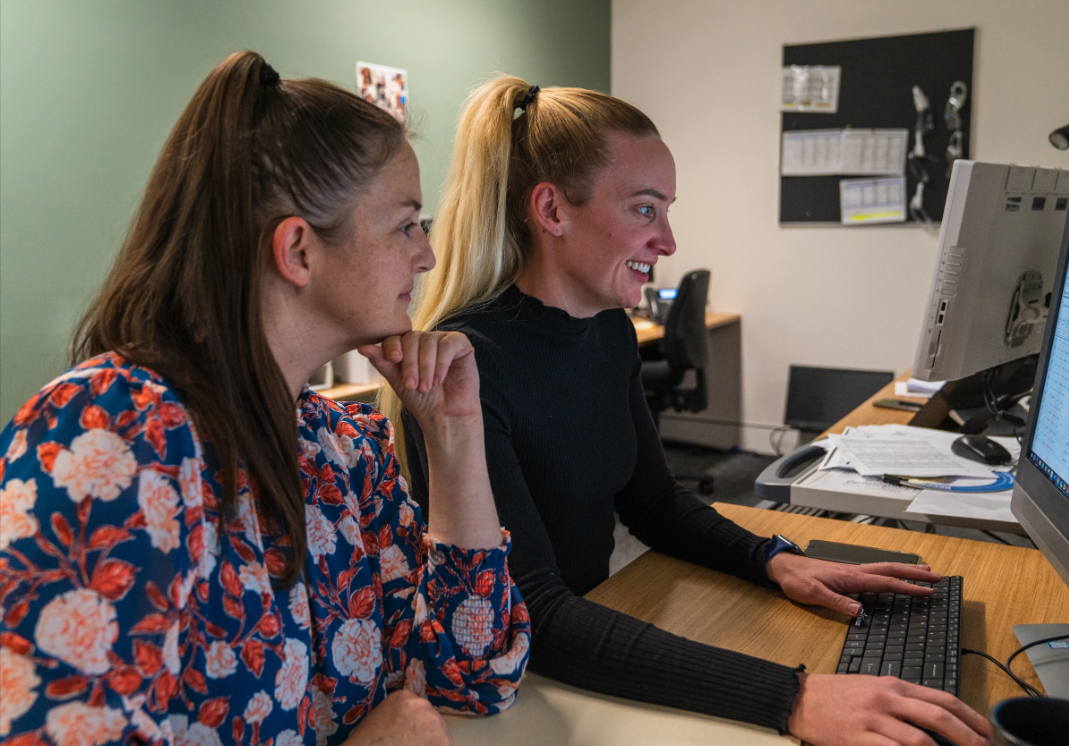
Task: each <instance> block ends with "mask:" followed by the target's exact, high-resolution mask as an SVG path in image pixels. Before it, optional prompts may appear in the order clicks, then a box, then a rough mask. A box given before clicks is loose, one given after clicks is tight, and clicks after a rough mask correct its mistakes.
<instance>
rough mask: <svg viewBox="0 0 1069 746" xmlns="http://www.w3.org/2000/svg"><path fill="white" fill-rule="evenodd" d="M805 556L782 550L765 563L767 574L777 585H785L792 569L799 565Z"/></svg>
mask: <svg viewBox="0 0 1069 746" xmlns="http://www.w3.org/2000/svg"><path fill="white" fill-rule="evenodd" d="M804 561H805V557H804V556H802V555H800V554H792V553H791V552H780V553H779V554H776V555H775V556H774V557H772V559H770V560H769V561H768V562H767V563H765V574H766V575H768V579H769V580H771V581H772V582H773V583H775V584H776V585H783V581H784V579H785V578H786V576H787V575H788V574H790V573H791V571H792V569H793V568H795V567H797V566H798V565H799V564H800V563H801V562H804Z"/></svg>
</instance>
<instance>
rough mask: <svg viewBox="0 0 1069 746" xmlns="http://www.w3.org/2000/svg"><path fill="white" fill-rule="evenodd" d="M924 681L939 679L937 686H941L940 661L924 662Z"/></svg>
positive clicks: (941, 670)
mask: <svg viewBox="0 0 1069 746" xmlns="http://www.w3.org/2000/svg"><path fill="white" fill-rule="evenodd" d="M923 678H925V679H939V685H940V686H942V685H943V684H942V682H943V663H942V662H941V661H932V662H929V661H924V676H923Z"/></svg>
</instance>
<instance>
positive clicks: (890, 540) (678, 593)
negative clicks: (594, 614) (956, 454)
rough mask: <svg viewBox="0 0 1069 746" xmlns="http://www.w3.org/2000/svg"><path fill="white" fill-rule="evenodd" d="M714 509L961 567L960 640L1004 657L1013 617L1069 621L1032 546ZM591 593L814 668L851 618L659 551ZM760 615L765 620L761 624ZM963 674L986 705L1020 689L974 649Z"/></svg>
mask: <svg viewBox="0 0 1069 746" xmlns="http://www.w3.org/2000/svg"><path fill="white" fill-rule="evenodd" d="M715 507H716V509H717V510H718V511H720V512H721V513H722V514H723V515H725V516H727V517H729V518H731V519H732V520H733V521H735V522H737V523H738V524H740V525H741V526H743V527H745V528H747V529H749V530H750V531H753V532H754V533H756V534H759V535H762V536H770V535H772V534H775V533H782V534H785V535H787V536H790V537H791V539H792V540H794V541H795V542H797V543H798V544H800V545H802V546H805V545H806V543H808V542H809V541H810V540H811V539H825V540H829V541H839V542H846V543H853V544H865V545H867V546H873V547H879V548H882V549H891V550H894V551H898V552H915V553H917V554H919V555H920V556H921V557H922V558H923V559H924V561H925V562H927V563H929V564H930V565H931V566H932V569H933V570H935V571H936V572H940V573H943V574H944V575H962V576H963V577H964V584H963V601H964V603H963V605H962V606H963V608H962V632H963V638H962V647H964V648H971V649H973V650H981V651H983V652H986V653H988V654H989V655H992V656H994V657H995V658H996V659H998V660H1001V661H1005V660H1006V658H1008V657H1009V655H1010V653H1012V652H1013V651H1014V650H1016V649H1017V647H1019V643H1018V642H1017V638H1016V637H1014V635H1013V631H1012V629H1011V627H1012V626H1013V625H1014V624H1024V623H1053V622H1065V621H1066V620H1069V588H1067V587H1066V586H1065V584H1064V583H1062V581H1061V580H1060V579H1059V578H1058V576H1057V574H1056V573H1055V572H1054V570H1053V569H1052V568H1051V566H1050V564H1049V563H1048V562H1047V561H1046V559H1045V558H1044V557H1043V555H1042V554H1041V553H1040V552H1039V551H1037V550H1035V549H1023V548H1020V547H1012V546H1007V545H1003V544H989V543H985V542H978V541H970V540H968V539H957V538H953V537H949V536H937V535H935V534H923V533H918V532H913V531H903V530H901V529H893V528H884V527H881V526H865V525H859V524H855V523H849V522H846V521H834V520H829V519H824V518H811V517H808V516H801V515H795V514H790V513H779V512H776V511H771V510H757V509H755V508H746V507H742V506H738V505H727V504H717V505H716V506H715ZM586 598H588V599H589V600H591V601H596V602H597V603H600V604H604V605H605V606H608V607H610V608H613V609H616V610H618V611H622V612H624V613H626V614H630V615H631V616H634V617H637V618H639V619H642V620H643V621H647V622H650V623H652V624H656V625H657V626H658V627H661V628H662V629H666V630H668V631H669V632H674V633H675V634H679V635H683V636H685V637H689V638H691V639H693V640H697V641H699V642H704V643H707V644H709V645H717V646H719V647H725V648H730V649H732V650H738V651H740V652H743V653H748V654H750V655H755V656H761V657H763V658H768V659H770V660H773V661H775V662H777V663H782V664H784V665H791V666H793V665H797V664H798V663H805V664H806V668H807V670H809V671H810V672H812V673H834V672H835V668H836V664H837V663H838V660H839V652H840V650H841V648H842V644H843V641H844V640H845V634H846V619H845V618H843V617H840V616H839V615H837V614H834V613H833V612H831V611H829V610H827V609H817V608H812V607H804V606H799V605H798V604H795V603H794V602H792V601H789V600H788V599H787V598H786V597H785V596H784V595H783V594H782V593H780V592H779V591H773V590H766V589H763V588H757V587H755V586H753V585H751V584H749V583H747V582H745V581H742V580H739V579H738V578H734V577H731V576H728V575H723V574H721V573H717V572H713V571H712V570H706V569H704V568H701V567H698V566H696V565H692V564H690V563H688V562H683V561H681V560H676V559H672V558H670V557H666V556H665V555H662V554H660V553H658V552H653V551H650V552H647V553H645V554H644V555H642V556H641V557H639V558H638V559H637V560H635V561H634V562H632V563H631V564H630V565H628V566H627V567H625V568H624V569H623V570H621V571H620V572H618V573H617V574H616V575H613V576H612V577H611V578H609V579H608V580H607V581H605V582H604V583H602V584H601V585H599V586H598V587H597V588H595V589H594V590H592V591H591V592H590V593H588V594H587V596H586ZM754 619H760V620H761V624H754V623H753V620H754ZM1014 670H1015V672H1016V673H1017V674H1018V675H1020V676H1021V677H1022V678H1024V679H1025V680H1026V681H1028V682H1029V683H1031V684H1032V685H1034V686H1037V687H1038V686H1040V684H1039V679H1038V678H1036V676H1035V672H1034V671H1033V670H1032V668H1031V666H1030V665H1028V664H1027V663H1024V664H1021V663H1018V664H1017V665H1016V666H1015V669H1014ZM961 682H962V684H961V698H962V699H963V700H964V701H965V702H966V703H967V704H969V705H970V706H972V707H973V708H974V709H976V710H977V711H979V712H981V713H987V712H989V711H990V709H991V707H992V705H994V704H995V703H996V702H998V701H1000V700H1002V699H1006V698H1007V697H1015V696H1019V695H1020V694H1021V692H1020V689H1018V688H1017V685H1016V684H1014V683H1013V682H1012V681H1011V680H1010V679H1009V678H1008V677H1007V676H1006V675H1005V674H1004V673H1002V672H1001V671H999V670H998V669H997V668H996V667H995V666H994V665H992V664H991V663H989V662H987V661H985V660H983V659H982V658H979V657H978V656H975V655H967V656H964V657H963V658H962V675H961Z"/></svg>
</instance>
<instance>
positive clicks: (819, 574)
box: [765, 552, 943, 616]
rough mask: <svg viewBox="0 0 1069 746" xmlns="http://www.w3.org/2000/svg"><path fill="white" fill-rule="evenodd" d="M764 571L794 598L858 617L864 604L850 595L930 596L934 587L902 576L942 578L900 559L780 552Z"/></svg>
mask: <svg viewBox="0 0 1069 746" xmlns="http://www.w3.org/2000/svg"><path fill="white" fill-rule="evenodd" d="M765 570H766V572H767V573H768V578H769V580H771V581H772V582H773V583H776V584H777V585H779V587H780V588H781V589H783V592H784V594H786V596H787V598H789V599H791V600H792V601H797V602H798V603H800V604H817V605H820V606H826V607H828V608H829V609H831V610H832V611H837V612H839V613H840V614H846V615H847V616H857V615H858V614H859V613H860V612H861V604H860V603H858V602H857V601H855V600H854V599H852V598H849V597H848V595H847V594H851V593H866V592H867V593H884V592H887V591H891V592H894V593H907V594H909V595H912V596H930V595H931V594H932V589H931V588H928V587H925V586H917V585H911V584H909V583H906V582H904V581H903V580H900V579H899V578H905V579H907V580H919V581H921V582H924V583H937V582H939V580H940V578H942V577H943V576H942V575H940V574H939V573H934V572H931V571H930V570H929V569H928V566H927V565H904V564H901V563H898V562H875V563H873V564H869V565H844V564H842V563H841V562H825V561H823V560H815V559H809V558H808V557H803V556H802V555H800V554H789V553H787V552H780V553H779V554H777V555H776V556H775V557H773V558H772V559H771V560H769V562H768V565H767V566H766V568H765Z"/></svg>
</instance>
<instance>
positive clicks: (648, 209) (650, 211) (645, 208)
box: [638, 205, 657, 218]
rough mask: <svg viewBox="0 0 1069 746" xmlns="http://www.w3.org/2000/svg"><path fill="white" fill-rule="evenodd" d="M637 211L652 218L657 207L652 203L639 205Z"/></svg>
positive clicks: (655, 214)
mask: <svg viewBox="0 0 1069 746" xmlns="http://www.w3.org/2000/svg"><path fill="white" fill-rule="evenodd" d="M638 211H639V212H640V213H642V215H644V216H645V217H647V218H653V217H656V216H657V208H655V207H654V206H653V205H641V206H640V207H639V208H638Z"/></svg>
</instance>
